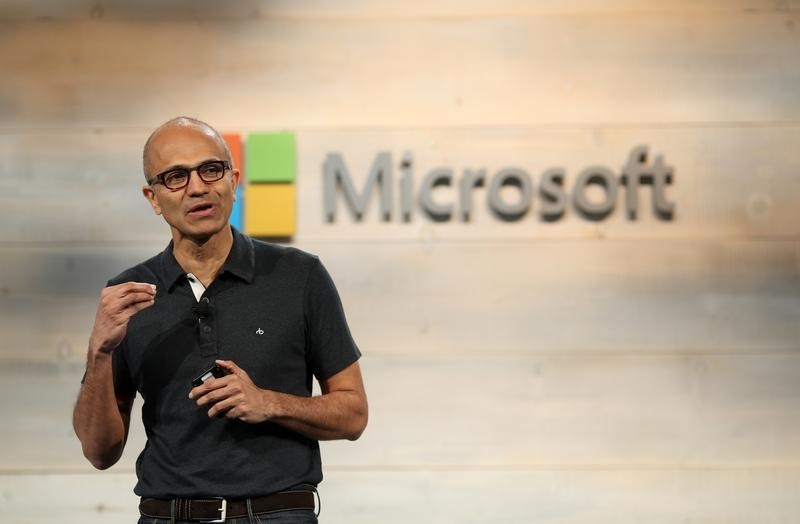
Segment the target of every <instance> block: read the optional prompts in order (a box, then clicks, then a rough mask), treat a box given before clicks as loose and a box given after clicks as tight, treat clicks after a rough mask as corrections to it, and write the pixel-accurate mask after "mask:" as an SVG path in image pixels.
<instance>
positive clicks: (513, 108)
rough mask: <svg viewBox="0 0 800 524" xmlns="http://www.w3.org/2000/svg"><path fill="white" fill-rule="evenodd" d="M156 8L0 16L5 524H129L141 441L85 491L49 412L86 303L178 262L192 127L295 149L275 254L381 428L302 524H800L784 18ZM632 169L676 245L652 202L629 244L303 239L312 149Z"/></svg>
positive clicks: (104, 2)
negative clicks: (327, 328)
mask: <svg viewBox="0 0 800 524" xmlns="http://www.w3.org/2000/svg"><path fill="white" fill-rule="evenodd" d="M161 4H162V3H161V2H155V1H147V2H123V1H122V0H119V1H109V0H96V1H89V0H78V1H74V2H67V1H45V0H35V1H23V0H16V1H7V2H4V3H3V4H2V6H0V71H2V73H0V78H1V79H2V80H0V217H1V218H2V222H1V223H2V226H0V227H1V229H0V267H2V269H3V270H2V272H0V377H2V378H1V379H0V398H2V399H3V402H2V403H0V406H1V407H0V415H2V421H3V424H2V429H0V441H1V444H2V445H1V446H0V449H2V452H0V493H1V494H2V496H0V521H2V522H14V523H20V522H22V523H45V522H52V521H54V519H55V518H56V517H58V518H60V519H61V520H60V521H63V522H98V523H99V522H103V523H107V522H133V521H134V519H135V507H136V499H135V497H134V496H133V494H132V492H131V490H132V487H133V483H134V480H135V479H134V474H133V464H134V460H135V457H136V455H137V454H138V452H139V450H140V449H141V447H142V445H143V431H142V428H141V423H140V422H139V421H138V420H137V421H135V422H134V426H133V433H132V437H131V440H130V442H129V445H128V449H127V450H126V452H125V455H124V457H123V459H122V461H121V463H120V464H118V465H117V466H115V467H114V468H113V469H111V470H109V471H105V472H95V471H93V470H92V469H91V467H90V466H89V465H88V463H86V462H85V461H84V460H83V458H82V456H81V454H80V448H79V445H78V443H77V440H76V439H75V437H74V436H73V434H72V429H71V426H70V414H71V408H72V404H73V402H74V399H75V396H76V394H77V388H78V381H79V379H80V375H81V372H82V368H83V362H84V355H85V348H86V341H87V337H88V334H89V331H90V328H91V323H92V320H93V316H94V309H95V300H96V297H97V294H98V293H99V290H100V288H101V286H102V285H103V283H104V282H105V280H106V279H107V278H109V277H110V276H112V275H114V274H117V273H118V272H119V271H120V270H122V269H124V268H126V267H128V266H130V265H132V264H134V263H136V262H138V261H139V260H142V259H143V258H145V257H148V256H150V255H151V254H153V253H154V252H157V251H159V250H161V249H162V248H163V246H164V245H165V244H166V241H167V231H166V228H165V226H164V225H163V223H161V222H160V220H159V219H158V218H157V217H154V216H152V215H151V213H150V211H149V208H148V206H147V205H146V203H145V202H144V201H143V200H142V198H141V197H140V196H139V187H140V184H141V178H140V177H141V175H140V166H139V162H140V160H139V157H140V148H141V145H142V143H143V141H144V139H145V138H146V136H147V134H148V133H149V131H150V130H151V129H152V128H153V127H154V126H156V125H158V124H159V123H160V122H162V121H164V120H165V119H167V118H169V117H171V116H174V115H178V114H189V115H193V116H197V117H200V118H202V119H205V120H207V121H209V122H211V123H212V124H214V125H216V126H217V127H219V128H220V129H221V130H223V131H239V132H242V133H247V132H250V131H270V130H282V129H288V130H291V131H293V132H295V134H296V136H297V141H298V162H299V164H298V171H299V175H298V182H297V184H298V193H299V196H298V205H299V209H298V221H299V229H298V234H297V236H296V238H295V241H294V244H295V245H297V246H298V247H301V248H303V249H306V250H309V251H311V252H314V253H317V254H319V255H320V256H321V257H322V259H323V261H324V262H325V263H326V265H327V266H328V268H329V269H330V271H331V273H332V274H333V276H334V278H335V280H336V282H337V284H338V286H339V290H340V293H341V295H342V298H343V301H344V303H345V307H346V310H347V313H348V317H349V320H350V323H351V327H352V330H353V332H354V334H355V336H356V338H357V341H358V343H359V344H360V346H361V347H362V350H363V352H364V358H363V360H362V366H363V370H364V374H365V379H366V385H367V389H368V393H369V399H370V407H371V419H370V425H369V427H368V429H367V431H366V433H365V434H364V436H363V437H362V439H361V440H360V441H358V442H356V443H349V442H344V443H341V442H337V443H326V444H324V445H323V455H324V463H325V471H326V479H325V481H324V482H323V484H322V486H321V491H322V498H323V506H324V508H323V522H330V523H335V522H342V523H367V522H370V523H372V522H386V523H394V522H397V523H400V522H443V523H444V522H476V523H477V522H548V523H550V522H559V523H560V522H567V523H615V524H616V523H633V522H647V523H678V522H680V523H690V522H691V523H713V522H720V523H722V522H725V523H728V522H736V523H748V524H749V523H752V524H764V523H797V522H800V408H799V406H800V242H799V240H800V153H798V151H800V2H798V1H797V0H782V1H778V0H776V1H766V0H764V1H759V0H730V1H724V0H718V1H713V0H705V1H703V0H698V1H689V0H674V1H669V2H667V1H649V2H642V1H634V0H591V1H577V0H567V1H555V0H544V1H540V2H528V1H522V0H497V1H494V2H486V1H477V0H459V1H456V0H447V1H441V2H436V1H433V2H417V1H406V2H390V1H385V0H381V1H370V2H368V1H365V0H343V1H339V2H333V1H323V0H317V1H305V2H303V1H299V2H295V1H288V0H284V1H274V2H269V1H256V0H250V1H242V2H231V3H227V4H225V5H224V6H223V5H222V3H218V2H211V1H188V0H183V1H178V2H171V3H169V4H168V5H161ZM638 144H648V145H649V146H650V148H651V153H652V154H663V155H664V156H665V160H666V161H667V163H668V164H670V165H672V166H674V167H675V182H674V184H673V185H672V186H670V188H669V189H668V193H667V194H668V196H669V198H670V200H672V201H675V202H676V206H677V207H676V216H675V219H674V220H673V221H671V222H664V221H660V220H658V219H656V218H655V217H653V216H652V213H650V204H649V201H650V200H649V194H648V191H645V190H643V191H642V194H641V198H642V211H641V213H640V217H639V219H637V220H635V221H629V220H627V219H626V218H625V217H624V216H623V214H622V212H621V206H618V208H617V210H616V211H615V213H613V214H612V216H610V217H609V218H608V219H606V220H604V221H602V222H589V221H586V220H585V219H583V218H581V217H579V216H576V215H575V214H574V213H571V212H569V213H568V214H567V216H566V217H565V218H564V219H562V220H561V221H559V222H556V223H551V224H547V223H542V222H540V221H538V220H537V219H536V218H535V216H533V215H531V216H529V217H526V218H525V219H524V220H523V221H521V222H519V223H515V224H503V223H500V222H497V221H495V220H494V219H492V218H490V217H488V216H487V215H486V213H485V211H479V214H478V215H479V216H478V217H476V220H475V222H474V223H471V224H463V223H458V222H454V223H449V224H435V223H431V222H430V221H427V220H425V219H424V218H421V217H419V216H416V217H415V219H414V220H413V221H412V222H411V223H410V224H397V223H390V224H384V223H381V222H380V221H379V220H378V219H377V213H376V212H375V211H376V209H375V207H374V206H373V208H372V212H371V213H368V218H367V220H366V221H365V223H362V224H355V223H353V222H352V221H351V220H349V219H347V217H346V216H345V215H342V216H341V217H340V220H339V221H338V222H337V223H336V224H333V225H331V224H325V223H324V222H323V217H322V209H321V203H322V199H321V192H320V191H321V188H320V185H321V161H322V159H323V158H324V154H325V153H326V152H328V151H333V150H338V151H341V152H343V153H344V155H345V157H346V159H347V160H348V163H349V164H350V167H351V168H352V172H353V174H354V176H355V177H356V178H358V179H359V180H363V177H364V176H365V174H366V171H367V168H368V167H369V164H370V163H371V161H372V159H373V156H374V154H375V153H376V152H377V151H390V152H392V153H393V155H394V156H395V158H396V159H399V157H400V155H401V154H402V153H403V152H404V151H406V150H409V151H412V152H413V153H414V155H415V165H416V166H417V167H418V168H419V170H420V171H418V172H417V175H418V176H421V174H422V172H424V171H426V170H427V169H430V168H433V167H437V166H443V165H444V166H451V167H454V168H456V169H459V170H460V169H463V168H467V167H486V168H487V169H489V171H490V172H494V171H496V170H497V169H499V168H501V167H504V166H506V165H518V166H521V167H524V168H525V169H527V170H528V171H529V172H530V173H531V174H532V175H533V176H534V178H535V179H538V176H539V175H540V174H541V173H542V172H543V171H544V170H545V169H546V168H548V167H553V166H561V167H564V168H565V169H566V170H567V179H568V181H574V179H575V176H576V174H577V172H578V170H580V169H581V168H583V167H585V166H588V165H593V164H600V165H605V166H608V167H610V168H612V169H614V170H615V171H618V169H619V167H620V166H621V165H622V164H623V163H624V161H625V159H626V158H627V154H628V152H629V150H630V149H631V148H632V147H634V146H636V145H638ZM481 191H482V190H478V191H477V192H476V199H475V201H476V207H477V208H478V209H479V210H482V209H485V208H484V205H483V203H482V195H484V194H485V193H482V192H481ZM446 194H447V193H446V191H445V192H442V193H441V195H443V196H444V195H446ZM620 198H622V196H620ZM620 204H621V201H620ZM536 205H537V204H536V203H534V214H535V211H536V207H535V206H536Z"/></svg>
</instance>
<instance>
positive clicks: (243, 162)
mask: <svg viewBox="0 0 800 524" xmlns="http://www.w3.org/2000/svg"><path fill="white" fill-rule="evenodd" d="M222 137H223V138H224V139H225V142H227V144H228V147H229V148H230V150H231V156H232V158H233V164H234V165H235V166H237V167H238V168H239V170H240V171H241V173H242V180H241V183H240V184H239V188H238V189H237V190H236V203H235V204H234V206H233V212H232V213H231V220H230V221H231V225H233V226H234V227H235V228H237V229H238V230H240V231H243V232H245V233H247V234H248V235H251V236H254V237H268V238H270V237H271V238H286V237H291V236H293V235H294V233H295V230H296V227H297V224H296V197H295V178H296V175H297V154H296V148H295V137H294V134H293V133H288V132H281V133H250V134H248V135H247V138H246V139H245V140H244V141H242V137H241V135H239V134H223V135H222Z"/></svg>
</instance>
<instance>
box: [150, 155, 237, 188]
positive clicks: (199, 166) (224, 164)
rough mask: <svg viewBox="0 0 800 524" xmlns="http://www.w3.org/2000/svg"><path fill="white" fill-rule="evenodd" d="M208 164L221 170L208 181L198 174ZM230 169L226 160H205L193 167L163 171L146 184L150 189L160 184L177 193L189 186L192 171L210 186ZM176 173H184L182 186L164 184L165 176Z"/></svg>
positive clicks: (229, 164)
mask: <svg viewBox="0 0 800 524" xmlns="http://www.w3.org/2000/svg"><path fill="white" fill-rule="evenodd" d="M210 164H218V165H221V166H222V170H221V172H220V173H221V174H220V175H219V176H218V177H217V178H213V179H210V180H209V179H206V178H203V175H201V174H200V169H202V168H203V167H204V166H207V165H210ZM230 169H231V163H230V162H229V161H227V160H205V161H203V162H200V163H199V164H197V165H196V166H194V167H173V168H172V169H168V170H166V171H164V172H163V173H159V174H157V175H156V176H154V177H153V178H151V179H150V180H148V181H147V183H148V185H150V186H151V187H152V186H153V184H161V185H163V186H164V187H165V188H167V189H169V190H170V191H177V190H179V189H183V188H184V187H186V186H188V185H189V179H190V178H191V177H192V172H193V171H194V172H197V176H199V177H200V180H202V181H203V182H205V183H206V184H211V183H214V182H216V181H218V180H222V177H224V176H225V173H227V172H228V171H230ZM178 172H186V181H185V182H184V183H183V184H181V185H180V186H177V187H170V186H168V185H167V183H166V177H167V175H169V174H171V173H178Z"/></svg>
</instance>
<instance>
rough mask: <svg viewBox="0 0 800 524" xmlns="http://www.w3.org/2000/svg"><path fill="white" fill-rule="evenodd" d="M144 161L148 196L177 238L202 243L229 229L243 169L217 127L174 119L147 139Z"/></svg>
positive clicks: (146, 193) (145, 190)
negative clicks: (240, 170) (186, 238)
mask: <svg viewBox="0 0 800 524" xmlns="http://www.w3.org/2000/svg"><path fill="white" fill-rule="evenodd" d="M142 160H143V167H144V176H145V179H146V180H147V184H146V185H145V186H144V187H143V188H142V193H143V194H144V196H145V198H147V201H148V202H149V203H150V205H151V206H152V207H153V210H154V211H155V212H156V214H159V215H162V216H163V217H164V220H166V221H167V223H168V224H169V225H170V227H171V228H172V233H173V238H175V237H176V235H179V236H180V237H191V238H193V239H196V240H201V241H202V240H206V239H208V238H210V237H211V236H213V235H214V234H216V233H218V232H219V231H221V230H222V229H224V228H226V227H227V226H228V219H229V217H230V214H231V210H232V209H233V201H234V199H235V193H236V186H237V185H238V184H239V170H238V169H235V166H233V165H232V163H231V153H230V150H229V149H228V146H227V145H226V144H225V141H224V140H223V139H222V137H221V136H220V134H219V133H218V132H217V131H216V130H215V129H214V128H212V127H211V126H210V125H208V124H206V123H205V122H201V121H200V120H196V119H194V118H189V117H177V118H173V119H171V120H169V121H167V122H166V123H164V124H163V125H161V126H160V127H158V128H157V129H156V130H155V131H153V133H152V134H151V135H150V138H148V139H147V142H146V143H145V146H144V152H143V154H142ZM215 162H216V163H215ZM219 169H222V171H223V172H222V173H220V172H219ZM181 170H183V171H181ZM186 171H189V172H188V176H187V173H186ZM219 175H221V178H219V179H218V180H215V181H214V180H213V179H214V178H216V177H217V176H219ZM209 180H211V181H209ZM184 183H185V185H183V184H184ZM168 186H169V187H168ZM181 186H183V187H181Z"/></svg>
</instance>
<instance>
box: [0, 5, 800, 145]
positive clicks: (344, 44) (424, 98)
mask: <svg viewBox="0 0 800 524" xmlns="http://www.w3.org/2000/svg"><path fill="white" fill-rule="evenodd" d="M773 5H774V4H773ZM798 22H800V13H798V12H797V11H786V12H769V11H767V12H761V11H755V12H746V13H742V12H721V13H719V12H713V13H709V14H707V15H706V16H699V15H693V16H689V15H687V13H686V12H680V11H678V12H677V13H661V14H659V15H657V16H654V15H653V14H652V13H647V12H644V13H633V14H625V15H620V14H618V13H598V14H595V15H592V16H591V17H583V16H577V17H576V16H569V15H557V14H556V15H541V16H529V17H516V16H513V15H509V16H503V17H488V18H487V17H478V18H471V17H468V18H445V19H427V18H426V19H418V20H414V21H413V22H411V23H409V20H407V19H403V18H401V17H400V18H387V19H376V20H370V21H369V23H364V21H363V20H358V19H339V20H336V19H330V18H324V17H323V18H314V19H303V18H299V19H291V18H290V19H281V18H277V19H270V18H266V19H259V18H255V19H249V18H248V19H235V18H221V19H219V18H181V19H177V20H176V19H174V18H157V19H142V18H136V17H132V18H121V19H111V20H103V19H29V20H27V21H26V23H24V24H19V23H16V21H15V20H13V19H7V20H5V21H2V20H0V47H2V48H3V49H12V50H13V52H9V53H3V54H2V56H0V68H2V69H3V70H8V71H14V73H15V74H14V75H11V76H8V77H6V78H5V79H4V82H3V84H2V87H0V121H2V122H3V124H2V127H3V128H6V129H8V128H14V129H18V128H48V127H67V128H68V127H73V126H79V127H89V128H105V127H131V126H137V127H144V128H152V127H154V126H155V125H157V124H158V123H160V122H161V121H163V120H165V119H166V118H167V117H168V116H172V115H176V114H190V115H197V116H202V117H203V118H204V119H207V120H209V121H212V122H215V123H216V124H218V125H219V126H221V127H229V126H230V127H234V126H243V125H247V126H273V127H284V126H285V127H288V128H296V127H303V126H315V127H319V126H322V127H337V128H341V127H352V126H386V125H391V126H443V125H445V126H446V125H456V126H458V125H468V126H473V125H532V124H534V125H544V124H557V125H565V124H578V125H581V124H591V125H600V124H608V123H653V122H669V123H686V122H689V123H697V124H702V123H707V122H726V123H731V122H746V123H749V122H765V121H766V122H797V121H798V120H800V98H798V97H797V95H796V93H797V92H798V87H800V75H798V73H797V68H796V67H795V66H796V57H797V56H798V54H800V39H798V38H797V33H796V27H797V25H798ZM232 85H235V86H236V87H235V89H233V90H232V89H231V88H230V86H232Z"/></svg>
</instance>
